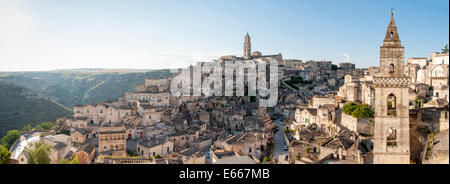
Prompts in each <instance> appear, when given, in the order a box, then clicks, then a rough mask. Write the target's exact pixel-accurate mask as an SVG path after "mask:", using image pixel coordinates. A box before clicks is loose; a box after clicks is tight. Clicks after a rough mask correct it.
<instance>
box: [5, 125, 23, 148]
mask: <svg viewBox="0 0 450 184" xmlns="http://www.w3.org/2000/svg"><path fill="white" fill-rule="evenodd" d="M19 137H20V132H19V131H18V130H10V131H8V133H6V135H5V136H4V137H3V138H2V139H1V140H0V144H1V145H3V146H5V147H6V149H10V148H11V146H12V145H13V144H14V141H16V140H17V139H18V138H19Z"/></svg>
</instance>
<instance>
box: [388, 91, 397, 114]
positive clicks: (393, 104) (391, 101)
mask: <svg viewBox="0 0 450 184" xmlns="http://www.w3.org/2000/svg"><path fill="white" fill-rule="evenodd" d="M387 115H388V116H397V98H396V97H395V95H394V94H390V95H389V96H388V97H387Z"/></svg>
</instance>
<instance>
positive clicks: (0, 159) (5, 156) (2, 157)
mask: <svg viewBox="0 0 450 184" xmlns="http://www.w3.org/2000/svg"><path fill="white" fill-rule="evenodd" d="M10 157H11V152H9V151H8V149H6V147H4V146H2V145H0V164H8V163H9V158H10Z"/></svg>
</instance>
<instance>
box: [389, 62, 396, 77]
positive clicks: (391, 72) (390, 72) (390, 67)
mask: <svg viewBox="0 0 450 184" xmlns="http://www.w3.org/2000/svg"><path fill="white" fill-rule="evenodd" d="M394 73H395V67H394V64H391V65H389V75H391V76H393V75H394Z"/></svg>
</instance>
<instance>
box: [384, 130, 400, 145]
mask: <svg viewBox="0 0 450 184" xmlns="http://www.w3.org/2000/svg"><path fill="white" fill-rule="evenodd" d="M386 135H387V137H386V140H387V141H386V142H387V146H397V130H396V129H395V128H393V127H391V128H389V129H388V130H387V132H386Z"/></svg>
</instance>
